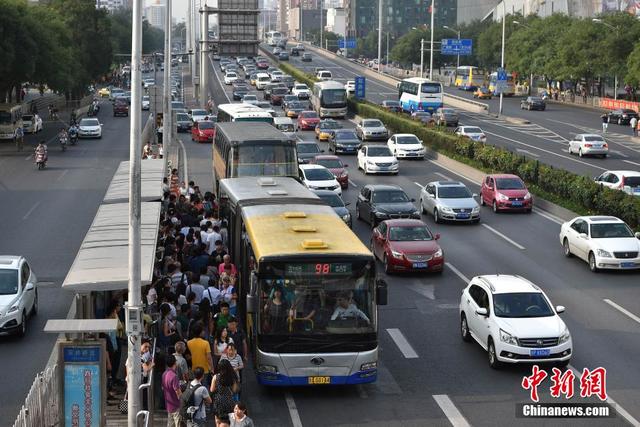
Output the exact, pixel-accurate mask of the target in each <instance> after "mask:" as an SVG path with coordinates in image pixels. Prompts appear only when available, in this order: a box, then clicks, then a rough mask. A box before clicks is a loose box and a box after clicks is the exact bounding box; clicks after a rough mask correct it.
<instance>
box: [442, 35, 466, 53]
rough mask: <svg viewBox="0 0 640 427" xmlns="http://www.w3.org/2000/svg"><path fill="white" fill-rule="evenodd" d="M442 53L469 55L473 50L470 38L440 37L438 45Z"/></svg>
mask: <svg viewBox="0 0 640 427" xmlns="http://www.w3.org/2000/svg"><path fill="white" fill-rule="evenodd" d="M440 46H441V47H440V53H441V54H442V55H471V52H472V51H473V40H472V39H442V44H441V45H440Z"/></svg>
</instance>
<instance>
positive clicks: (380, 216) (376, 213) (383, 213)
mask: <svg viewBox="0 0 640 427" xmlns="http://www.w3.org/2000/svg"><path fill="white" fill-rule="evenodd" d="M374 214H375V216H377V217H378V218H386V217H387V214H386V213H385V212H375V213H374Z"/></svg>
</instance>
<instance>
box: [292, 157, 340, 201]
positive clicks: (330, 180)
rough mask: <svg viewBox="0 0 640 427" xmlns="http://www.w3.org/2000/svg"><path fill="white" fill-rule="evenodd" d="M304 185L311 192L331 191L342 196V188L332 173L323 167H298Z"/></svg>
mask: <svg viewBox="0 0 640 427" xmlns="http://www.w3.org/2000/svg"><path fill="white" fill-rule="evenodd" d="M298 170H299V172H300V179H301V180H302V183H303V184H304V185H306V186H307V188H309V189H311V190H331V191H333V192H334V193H336V194H337V195H338V196H342V188H341V187H340V184H339V183H338V180H337V179H336V177H335V176H334V175H333V174H332V173H331V171H330V170H329V169H327V168H325V167H324V166H321V165H309V164H306V165H300V166H298Z"/></svg>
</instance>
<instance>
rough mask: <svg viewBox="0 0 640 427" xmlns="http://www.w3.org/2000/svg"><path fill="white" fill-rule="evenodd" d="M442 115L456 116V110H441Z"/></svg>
mask: <svg viewBox="0 0 640 427" xmlns="http://www.w3.org/2000/svg"><path fill="white" fill-rule="evenodd" d="M442 114H456V110H452V109H451V108H443V109H442Z"/></svg>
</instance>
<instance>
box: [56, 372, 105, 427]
mask: <svg viewBox="0 0 640 427" xmlns="http://www.w3.org/2000/svg"><path fill="white" fill-rule="evenodd" d="M100 390H101V387H100V365H97V364H86V365H82V364H65V365H64V418H65V420H64V425H65V427H74V426H86V427H100V425H101V424H102V423H101V417H100V415H101V411H100V402H101V401H102V400H101V399H102V398H103V396H102V393H101V392H100Z"/></svg>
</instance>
